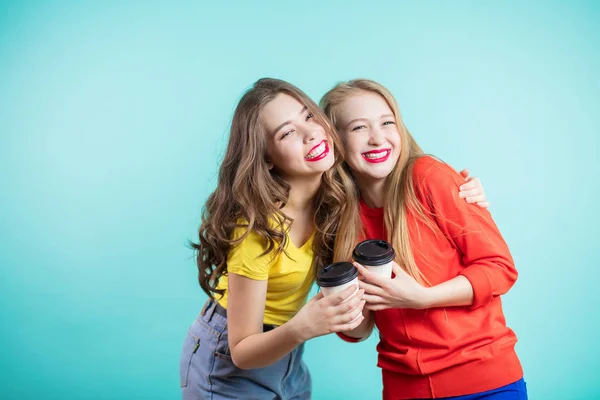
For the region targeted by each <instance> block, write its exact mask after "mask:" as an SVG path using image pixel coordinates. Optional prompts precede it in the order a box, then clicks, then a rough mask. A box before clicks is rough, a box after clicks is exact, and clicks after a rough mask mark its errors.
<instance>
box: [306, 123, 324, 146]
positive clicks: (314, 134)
mask: <svg viewBox="0 0 600 400" xmlns="http://www.w3.org/2000/svg"><path fill="white" fill-rule="evenodd" d="M322 130H323V129H322V128H321V127H320V126H314V125H311V126H306V127H304V129H303V134H304V143H310V142H313V141H315V140H316V139H318V138H319V135H320V134H321V131H322Z"/></svg>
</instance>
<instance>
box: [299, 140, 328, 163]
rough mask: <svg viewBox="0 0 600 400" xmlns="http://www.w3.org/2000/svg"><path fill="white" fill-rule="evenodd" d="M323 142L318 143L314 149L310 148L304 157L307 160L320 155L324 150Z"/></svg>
mask: <svg viewBox="0 0 600 400" xmlns="http://www.w3.org/2000/svg"><path fill="white" fill-rule="evenodd" d="M325 147H326V146H325V142H323V143H321V144H320V145H318V146H317V147H316V148H315V149H314V150H312V151H311V152H310V153H308V155H307V156H306V157H304V158H306V159H307V160H309V159H311V158H315V157H317V156H320V155H321V153H323V152H324V151H325Z"/></svg>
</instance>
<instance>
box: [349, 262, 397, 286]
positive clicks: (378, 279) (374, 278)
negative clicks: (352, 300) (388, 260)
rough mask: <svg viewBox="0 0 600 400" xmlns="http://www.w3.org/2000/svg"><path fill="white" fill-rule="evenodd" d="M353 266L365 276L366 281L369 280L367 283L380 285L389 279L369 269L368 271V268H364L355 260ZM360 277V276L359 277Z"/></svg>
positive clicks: (383, 284)
mask: <svg viewBox="0 0 600 400" xmlns="http://www.w3.org/2000/svg"><path fill="white" fill-rule="evenodd" d="M353 264H354V266H355V267H356V268H357V269H358V272H359V273H360V274H361V275H362V276H363V277H365V278H366V280H367V281H369V283H371V284H373V285H376V286H379V287H382V286H385V283H386V282H387V281H388V280H389V278H384V277H383V276H380V275H378V274H375V273H373V272H371V271H369V270H368V269H366V268H365V267H363V266H362V265H360V264H359V263H357V262H354V263H353ZM359 279H360V278H359ZM363 282H364V280H363Z"/></svg>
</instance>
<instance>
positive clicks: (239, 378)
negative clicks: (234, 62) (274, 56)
mask: <svg viewBox="0 0 600 400" xmlns="http://www.w3.org/2000/svg"><path fill="white" fill-rule="evenodd" d="M340 148H341V147H340V146H339V141H338V138H337V136H336V134H335V132H334V131H333V129H332V127H331V125H330V124H329V122H328V120H327V118H325V116H324V114H323V112H322V111H321V110H320V109H319V107H318V106H317V105H316V104H315V103H314V102H313V101H312V100H311V99H310V98H309V97H308V96H307V95H306V94H304V93H303V92H302V91H301V90H299V89H298V88H296V87H294V86H293V85H291V84H289V83H287V82H284V81H281V80H277V79H261V80H259V81H257V82H256V83H255V84H254V86H253V87H252V88H251V89H250V90H248V91H247V92H246V93H245V94H244V96H243V97H242V99H241V100H240V102H239V104H238V105H237V108H236V110H235V113H234V116H233V120H232V124H231V132H230V138H229V144H228V146H227V150H226V153H225V157H224V160H223V163H222V165H221V168H220V172H219V179H218V184H217V189H216V190H215V191H214V193H212V194H211V195H210V197H209V198H208V201H207V203H206V206H205V209H204V213H203V217H202V225H201V227H200V231H199V243H197V244H195V245H194V247H195V249H196V250H197V264H198V278H199V282H200V286H201V287H202V289H203V290H204V291H205V292H206V293H207V294H208V295H209V297H210V298H209V300H208V301H207V303H206V304H205V306H204V309H203V310H202V312H201V314H200V316H199V317H198V318H197V319H196V321H194V323H193V324H192V326H191V328H190V330H189V333H188V336H187V338H186V341H185V344H184V348H183V352H182V357H181V365H180V367H181V368H180V372H181V386H182V394H183V398H184V399H200V398H212V399H221V398H228V399H231V398H236V399H237V398H259V399H272V398H294V399H308V398H310V392H311V382H310V375H309V373H308V370H307V368H306V366H305V364H304V362H303V361H302V352H303V343H304V342H305V341H306V340H308V339H311V338H314V337H317V336H321V335H325V334H328V333H332V332H339V331H344V330H350V329H353V328H355V327H356V326H357V325H358V324H359V323H360V321H361V320H362V307H363V305H364V302H363V301H362V298H361V297H362V292H361V291H357V292H354V291H353V289H352V288H348V289H347V290H345V291H343V292H341V293H339V294H338V295H334V296H328V297H326V298H324V297H323V296H322V294H321V293H319V294H317V295H316V296H315V297H313V298H312V299H311V300H310V301H309V302H308V303H306V304H305V302H306V299H307V296H308V293H309V290H310V288H311V285H312V282H313V280H314V279H313V278H314V275H313V271H314V270H315V268H314V265H322V264H325V263H327V262H329V261H330V258H331V254H332V239H333V237H334V233H335V230H336V228H337V226H336V222H337V221H338V220H339V215H340V213H341V212H342V209H343V207H344V205H345V203H344V200H345V194H344V190H343V187H342V186H341V184H340V183H338V182H339V180H338V179H337V178H336V176H335V175H336V173H337V172H336V171H337V168H338V166H339V163H340V161H341V154H340ZM355 317H358V318H357V320H355V321H353V320H354V319H355ZM351 321H352V322H351Z"/></svg>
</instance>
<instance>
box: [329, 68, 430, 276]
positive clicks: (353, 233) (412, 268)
mask: <svg viewBox="0 0 600 400" xmlns="http://www.w3.org/2000/svg"><path fill="white" fill-rule="evenodd" d="M365 91H366V92H373V93H377V94H378V95H380V96H381V97H383V98H384V99H385V101H386V102H387V103H388V105H389V106H390V108H391V109H392V112H393V113H394V117H395V120H396V126H397V128H398V132H399V134H400V146H401V147H400V149H401V152H400V157H399V158H398V162H397V163H396V165H395V167H394V168H393V170H392V172H391V173H390V175H389V176H388V177H387V179H386V183H385V187H386V191H385V205H386V206H385V207H384V210H385V211H384V215H385V217H384V218H385V226H386V230H387V232H386V233H387V236H388V238H391V244H392V246H393V247H394V249H395V250H396V261H397V263H398V264H399V265H400V267H402V268H403V269H404V270H405V271H406V272H407V273H408V274H410V275H411V276H412V277H414V278H415V279H416V280H417V281H419V282H421V283H427V284H428V283H429V282H428V280H427V279H426V278H425V276H424V275H423V273H422V272H421V271H420V269H419V268H418V266H417V264H416V263H415V258H414V255H413V252H412V248H411V239H410V236H409V231H408V218H409V216H410V215H411V214H412V217H413V218H419V219H420V220H422V221H423V222H425V224H426V225H427V226H428V227H430V228H431V229H432V230H433V231H434V232H436V231H437V230H438V229H437V227H436V226H435V223H434V221H433V219H432V218H431V212H430V211H428V210H425V209H424V207H423V206H422V205H421V203H420V202H419V199H418V196H417V193H416V191H415V187H414V185H413V178H412V168H413V165H414V162H415V160H416V159H417V158H419V157H421V156H423V152H422V150H421V148H420V147H419V145H418V144H417V142H416V141H415V140H414V138H413V137H412V135H411V134H410V132H409V131H408V129H407V128H406V126H405V125H404V122H403V121H402V116H401V114H400V109H399V108H398V104H397V102H396V99H395V98H394V96H392V94H391V93H390V92H389V91H388V90H387V89H386V88H385V87H383V86H382V85H380V84H379V83H377V82H373V81H371V80H367V79H355V80H351V81H348V82H343V83H340V84H338V85H336V86H335V87H334V88H333V89H331V90H330V91H329V92H327V93H326V94H325V95H324V96H323V98H322V99H321V102H320V105H321V108H322V109H323V111H324V112H325V114H326V115H327V116H328V117H329V119H330V120H331V122H332V123H333V124H334V126H336V128H338V129H339V119H338V113H339V111H340V105H341V104H342V103H343V102H344V101H345V100H346V99H348V98H349V97H352V96H355V95H357V94H360V93H361V92H365ZM342 139H343V137H342ZM341 170H342V175H341V177H342V179H343V181H344V185H349V187H351V189H350V190H349V193H348V198H347V205H346V207H345V210H344V212H343V215H342V217H341V220H340V222H339V229H338V236H337V239H336V241H335V247H334V253H335V254H334V258H335V259H336V260H348V259H350V258H351V254H352V250H353V247H354V246H355V245H356V243H357V241H358V240H359V237H360V236H361V235H362V234H363V232H364V231H363V228H362V223H361V220H360V216H359V213H358V208H359V203H358V202H359V192H358V187H357V186H356V182H355V181H354V179H352V171H351V170H350V167H349V166H348V164H346V163H345V162H344V163H343V166H342V168H341Z"/></svg>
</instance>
